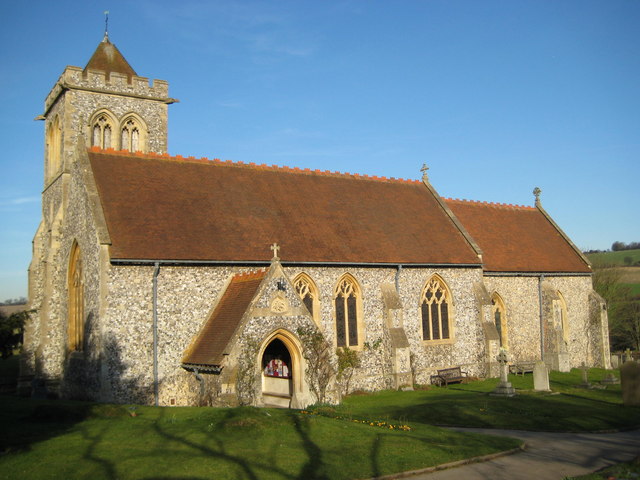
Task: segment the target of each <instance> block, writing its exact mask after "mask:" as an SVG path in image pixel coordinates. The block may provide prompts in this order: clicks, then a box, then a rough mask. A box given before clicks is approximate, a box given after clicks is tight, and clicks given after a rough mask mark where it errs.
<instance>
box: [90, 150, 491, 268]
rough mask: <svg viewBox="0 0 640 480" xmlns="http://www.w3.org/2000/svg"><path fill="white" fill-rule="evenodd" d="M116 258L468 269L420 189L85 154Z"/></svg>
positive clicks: (296, 172) (454, 237)
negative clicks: (275, 253)
mask: <svg viewBox="0 0 640 480" xmlns="http://www.w3.org/2000/svg"><path fill="white" fill-rule="evenodd" d="M89 159H90V162H91V167H92V170H93V173H94V177H95V180H96V185H97V189H98V193H99V195H100V199H101V203H102V208H103V210H104V214H105V219H106V222H107V227H108V229H109V235H110V237H111V241H112V245H111V248H110V253H111V258H112V259H119V260H126V259H129V260H133V259H136V260H149V259H155V260H183V261H186V260H196V261H231V262H241V261H265V262H268V261H269V260H270V259H271V256H272V252H271V250H269V246H270V245H271V244H272V243H274V242H277V243H278V244H279V245H280V246H281V248H282V249H281V251H280V256H281V257H282V259H283V261H285V262H321V263H393V264H399V263H402V264H475V265H479V263H480V261H479V259H478V257H477V255H476V253H475V251H474V250H473V249H472V248H471V247H470V246H469V243H468V242H467V241H466V240H465V238H464V237H463V235H462V234H461V233H460V231H459V230H458V229H457V228H456V227H455V225H454V224H453V222H452V221H451V219H450V218H449V217H448V216H447V215H446V214H445V213H444V211H443V209H442V208H441V206H440V205H439V203H438V201H437V200H436V198H435V197H434V195H433V194H432V193H431V192H430V191H429V189H427V188H426V187H425V185H424V184H423V183H422V182H419V181H407V180H395V179H385V178H377V177H373V178H371V177H363V176H357V175H349V174H338V173H330V172H324V173H321V172H317V171H315V172H313V171H309V170H300V169H288V168H279V167H267V166H257V165H252V164H249V165H245V164H240V163H233V162H221V161H219V160H218V161H216V160H214V161H210V160H206V159H201V160H197V159H194V158H188V159H184V158H182V157H170V156H168V155H162V156H159V155H143V154H129V153H126V152H115V151H113V150H106V151H101V150H97V149H95V148H91V149H90V150H89Z"/></svg>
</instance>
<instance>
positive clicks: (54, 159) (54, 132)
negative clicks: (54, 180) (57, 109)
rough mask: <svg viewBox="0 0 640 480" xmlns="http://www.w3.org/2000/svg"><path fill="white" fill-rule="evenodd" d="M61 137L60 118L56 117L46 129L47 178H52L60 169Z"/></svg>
mask: <svg viewBox="0 0 640 480" xmlns="http://www.w3.org/2000/svg"><path fill="white" fill-rule="evenodd" d="M61 137H62V135H61V132H60V117H58V116H57V115H56V117H55V118H54V120H53V122H51V123H50V124H49V128H48V129H47V160H48V161H47V177H51V176H53V175H54V174H55V173H56V172H57V171H58V170H59V169H60V150H61V148H62V142H61Z"/></svg>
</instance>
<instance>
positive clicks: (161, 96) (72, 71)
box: [44, 66, 177, 116]
mask: <svg viewBox="0 0 640 480" xmlns="http://www.w3.org/2000/svg"><path fill="white" fill-rule="evenodd" d="M70 89H73V90H83V91H87V92H93V93H102V94H115V95H121V96H128V97H132V98H139V99H145V100H150V101H156V102H161V103H164V104H166V105H170V104H172V103H175V102H176V101H177V100H176V99H174V98H170V97H169V83H168V82H166V81H165V80H158V79H154V80H152V81H151V82H149V78H147V77H139V76H131V77H130V76H128V75H127V74H123V73H118V72H106V71H103V70H87V71H85V70H83V69H82V68H80V67H74V66H68V67H67V68H65V70H64V72H63V73H62V75H60V78H59V79H58V81H57V82H56V84H55V85H54V87H53V88H52V89H51V92H50V93H49V95H48V96H47V98H46V100H45V102H44V109H45V116H46V114H47V113H48V112H49V110H50V109H51V107H52V106H53V104H54V103H55V102H56V100H57V99H58V97H59V96H60V95H61V94H62V93H63V92H64V91H65V90H70Z"/></svg>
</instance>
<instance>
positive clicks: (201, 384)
mask: <svg viewBox="0 0 640 480" xmlns="http://www.w3.org/2000/svg"><path fill="white" fill-rule="evenodd" d="M193 374H194V375H195V376H196V380H198V382H200V398H202V397H204V378H202V375H200V373H199V372H198V369H197V368H194V369H193Z"/></svg>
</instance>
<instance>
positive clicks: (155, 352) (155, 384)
mask: <svg viewBox="0 0 640 480" xmlns="http://www.w3.org/2000/svg"><path fill="white" fill-rule="evenodd" d="M159 273H160V263H159V262H156V263H155V268H154V270H153V398H154V401H155V406H156V407H157V406H158V397H159V394H158V274H159Z"/></svg>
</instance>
